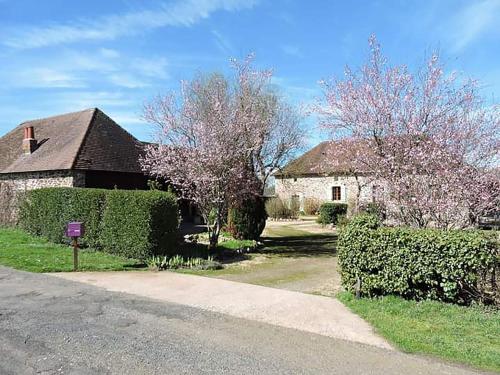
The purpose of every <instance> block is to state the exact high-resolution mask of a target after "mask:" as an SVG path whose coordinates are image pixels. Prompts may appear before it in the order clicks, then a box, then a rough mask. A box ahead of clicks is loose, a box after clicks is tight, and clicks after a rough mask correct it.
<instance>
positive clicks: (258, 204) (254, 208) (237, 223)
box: [227, 196, 267, 240]
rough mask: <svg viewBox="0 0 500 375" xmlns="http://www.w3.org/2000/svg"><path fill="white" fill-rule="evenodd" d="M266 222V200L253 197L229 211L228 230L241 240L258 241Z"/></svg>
mask: <svg viewBox="0 0 500 375" xmlns="http://www.w3.org/2000/svg"><path fill="white" fill-rule="evenodd" d="M266 220H267V213H266V207H265V203H264V199H263V198H262V197H260V196H252V197H250V198H248V199H246V200H245V201H243V202H241V203H239V204H237V205H234V206H233V207H232V208H230V209H229V213H228V220H227V222H228V224H227V230H228V231H229V232H230V233H231V234H232V235H233V237H234V238H237V239H239V240H258V239H259V238H260V235H261V234H262V231H263V230H264V228H265V226H266Z"/></svg>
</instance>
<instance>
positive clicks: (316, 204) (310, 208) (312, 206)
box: [304, 198, 321, 215]
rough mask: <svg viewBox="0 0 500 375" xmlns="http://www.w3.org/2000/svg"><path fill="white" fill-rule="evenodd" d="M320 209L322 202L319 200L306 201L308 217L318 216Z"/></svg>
mask: <svg viewBox="0 0 500 375" xmlns="http://www.w3.org/2000/svg"><path fill="white" fill-rule="evenodd" d="M320 207H321V202H320V200H319V199H317V198H305V199H304V213H305V214H306V215H317V214H318V212H319V208H320Z"/></svg>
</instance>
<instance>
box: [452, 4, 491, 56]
mask: <svg viewBox="0 0 500 375" xmlns="http://www.w3.org/2000/svg"><path fill="white" fill-rule="evenodd" d="M468 4H469V5H467V6H466V7H465V8H463V9H462V10H460V11H459V12H458V13H457V15H456V16H455V17H454V18H453V19H452V20H451V22H450V23H449V24H447V25H446V28H445V29H444V32H445V33H446V38H447V39H448V40H449V41H450V43H451V50H452V51H454V52H459V51H461V50H463V49H464V48H465V47H467V46H468V45H469V44H471V43H473V42H474V41H475V40H476V39H478V38H479V37H481V36H482V35H483V34H485V33H487V32H488V31H490V30H496V32H497V33H498V31H499V30H500V29H499V27H498V20H499V19H500V1H499V0H483V1H472V2H469V3H468Z"/></svg>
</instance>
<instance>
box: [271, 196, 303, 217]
mask: <svg viewBox="0 0 500 375" xmlns="http://www.w3.org/2000/svg"><path fill="white" fill-rule="evenodd" d="M266 212H267V215H268V216H269V217H270V218H271V219H273V220H280V219H295V218H297V217H298V216H299V212H300V202H299V201H298V200H297V199H293V198H292V199H290V200H288V201H283V200H282V199H281V198H279V197H277V198H271V199H269V200H268V201H267V202H266Z"/></svg>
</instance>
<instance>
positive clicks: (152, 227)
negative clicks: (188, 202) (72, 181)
mask: <svg viewBox="0 0 500 375" xmlns="http://www.w3.org/2000/svg"><path fill="white" fill-rule="evenodd" d="M178 209H179V208H178V206H177V201H176V198H175V196H174V195H173V194H171V193H166V192H162V191H158V190H151V191H139V190H135V191H128V190H110V191H109V192H108V193H107V195H106V208H105V210H104V215H103V219H102V234H101V238H102V247H103V250H104V251H109V252H112V253H113V254H118V255H122V256H127V257H130V258H137V259H145V258H147V257H149V256H152V255H158V254H172V253H173V251H174V248H173V247H174V244H175V237H176V233H177V229H178V226H179V217H178Z"/></svg>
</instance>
